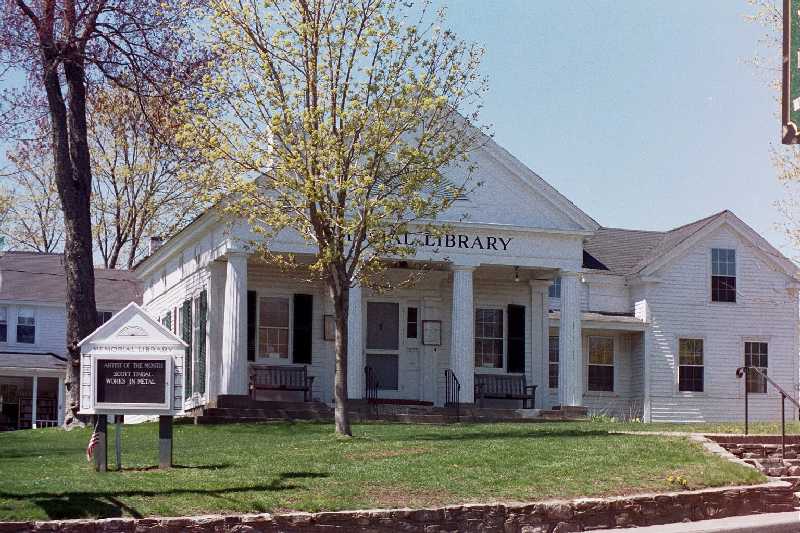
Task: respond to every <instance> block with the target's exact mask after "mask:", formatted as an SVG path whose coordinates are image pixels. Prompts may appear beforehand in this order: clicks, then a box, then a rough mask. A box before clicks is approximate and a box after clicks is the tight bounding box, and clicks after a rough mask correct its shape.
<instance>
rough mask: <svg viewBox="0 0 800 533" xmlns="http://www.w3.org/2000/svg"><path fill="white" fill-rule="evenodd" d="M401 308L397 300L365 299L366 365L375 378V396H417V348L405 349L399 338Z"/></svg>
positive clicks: (415, 398)
mask: <svg viewBox="0 0 800 533" xmlns="http://www.w3.org/2000/svg"><path fill="white" fill-rule="evenodd" d="M401 312H403V314H405V312H407V311H406V310H405V309H404V308H401V305H400V303H398V302H367V324H366V328H365V329H366V333H367V339H366V340H367V342H366V347H367V353H366V365H367V366H369V367H371V368H372V371H373V373H374V376H375V378H376V380H377V381H378V397H379V398H390V399H406V400H417V399H418V398H419V383H418V379H419V375H418V372H416V373H415V372H411V371H410V370H411V369H412V368H413V369H417V368H418V365H419V362H418V361H416V360H415V361H409V358H410V357H412V356H413V357H416V358H418V357H419V353H418V350H407V349H406V347H405V343H403V342H402V341H401V330H402V328H401Z"/></svg>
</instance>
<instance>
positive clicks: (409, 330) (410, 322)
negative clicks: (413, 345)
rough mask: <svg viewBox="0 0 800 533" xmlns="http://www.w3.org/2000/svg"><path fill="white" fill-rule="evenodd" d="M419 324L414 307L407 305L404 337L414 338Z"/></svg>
mask: <svg viewBox="0 0 800 533" xmlns="http://www.w3.org/2000/svg"><path fill="white" fill-rule="evenodd" d="M418 324H419V317H418V312H417V308H416V307H409V308H408V309H407V310H406V338H409V339H416V338H417V330H418V329H419V327H418Z"/></svg>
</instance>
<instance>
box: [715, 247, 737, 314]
mask: <svg viewBox="0 0 800 533" xmlns="http://www.w3.org/2000/svg"><path fill="white" fill-rule="evenodd" d="M711 301H712V302H735V301H736V250H731V249H728V248H713V249H712V250H711Z"/></svg>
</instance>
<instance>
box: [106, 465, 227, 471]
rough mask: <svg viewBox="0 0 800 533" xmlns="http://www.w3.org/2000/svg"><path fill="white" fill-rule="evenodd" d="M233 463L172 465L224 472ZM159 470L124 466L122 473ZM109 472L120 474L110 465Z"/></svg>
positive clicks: (174, 466) (152, 466) (189, 468)
mask: <svg viewBox="0 0 800 533" xmlns="http://www.w3.org/2000/svg"><path fill="white" fill-rule="evenodd" d="M232 466H233V463H218V464H211V465H172V468H175V469H188V470H222V469H223V468H230V467H232ZM157 470H159V467H158V465H148V466H123V467H122V472H152V471H157ZM108 471H109V472H119V470H117V469H116V467H114V466H112V465H108Z"/></svg>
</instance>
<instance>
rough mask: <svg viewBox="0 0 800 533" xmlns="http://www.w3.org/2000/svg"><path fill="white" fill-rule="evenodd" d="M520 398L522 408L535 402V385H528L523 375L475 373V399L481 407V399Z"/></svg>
mask: <svg viewBox="0 0 800 533" xmlns="http://www.w3.org/2000/svg"><path fill="white" fill-rule="evenodd" d="M485 398H490V399H494V400H522V408H523V409H527V408H528V402H529V401H530V406H531V409H532V408H533V406H534V405H535V404H536V385H528V384H526V382H525V375H510V374H475V401H476V402H477V403H478V407H483V400H484V399H485Z"/></svg>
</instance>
